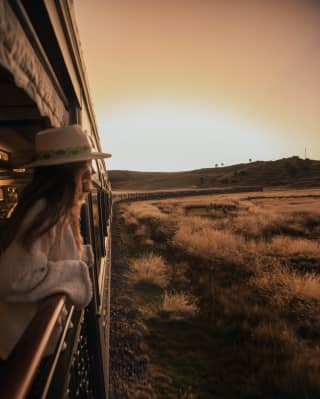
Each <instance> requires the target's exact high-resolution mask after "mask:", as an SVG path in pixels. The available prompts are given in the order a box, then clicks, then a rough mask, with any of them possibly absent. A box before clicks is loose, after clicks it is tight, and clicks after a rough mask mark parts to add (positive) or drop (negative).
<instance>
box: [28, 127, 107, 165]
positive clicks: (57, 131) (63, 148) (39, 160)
mask: <svg viewBox="0 0 320 399" xmlns="http://www.w3.org/2000/svg"><path fill="white" fill-rule="evenodd" d="M35 152H36V157H35V159H34V161H33V162H31V163H29V164H27V165H25V167H26V168H34V167H37V166H51V165H61V164H65V163H72V162H80V161H86V160H89V159H101V158H110V157H111V154H107V153H104V152H93V151H92V146H91V144H90V140H89V138H88V136H87V135H86V134H85V133H84V131H83V130H82V128H81V126H79V125H71V126H63V127H57V128H51V129H47V130H42V131H41V132H39V133H37V134H36V136H35Z"/></svg>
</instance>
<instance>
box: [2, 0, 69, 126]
mask: <svg viewBox="0 0 320 399" xmlns="http://www.w3.org/2000/svg"><path fill="white" fill-rule="evenodd" d="M0 64H1V65H2V66H3V67H4V68H6V69H7V70H8V71H9V72H11V74H12V75H13V78H14V81H15V84H16V85H17V86H18V87H20V88H21V89H23V90H24V91H25V92H26V93H27V94H28V95H29V96H30V97H31V99H32V100H33V101H34V102H35V103H36V105H37V107H38V109H39V112H40V114H41V115H42V116H46V117H48V118H49V119H50V122H51V124H52V125H53V126H56V127H58V126H62V125H65V124H67V123H68V112H67V110H66V109H65V106H64V104H63V102H62V100H61V98H60V97H59V96H58V94H57V92H56V91H55V89H54V87H53V84H52V82H51V80H50V78H49V76H48V75H47V73H46V72H45V70H44V68H43V66H42V64H41V62H40V61H39V59H38V58H37V56H36V53H35V51H34V49H33V48H32V46H31V44H30V42H29V41H28V38H27V37H26V35H25V33H24V31H23V29H22V27H21V25H20V23H19V21H18V20H17V18H16V16H15V14H14V12H13V11H12V9H11V8H10V6H9V4H8V1H7V0H0Z"/></svg>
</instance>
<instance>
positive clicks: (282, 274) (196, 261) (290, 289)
mask: <svg viewBox="0 0 320 399" xmlns="http://www.w3.org/2000/svg"><path fill="white" fill-rule="evenodd" d="M312 193H313V192H311V194H312ZM316 194H317V195H318V192H316ZM256 195H259V196H261V193H259V194H257V193H256ZM272 195H276V196H277V197H279V196H281V198H272ZM312 195H313V194H312ZM250 196H251V197H253V196H254V195H248V194H247V193H245V194H243V195H240V194H231V195H228V196H227V195H217V196H208V197H197V198H185V199H181V198H179V199H172V200H166V201H160V200H159V201H153V202H152V203H148V204H144V205H143V206H142V205H141V206H140V205H139V206H138V207H137V209H134V207H136V206H137V204H136V203H134V204H132V208H130V212H131V215H134V218H135V220H136V223H141V222H143V223H144V224H146V225H148V229H151V230H152V229H153V230H152V232H153V235H152V237H153V241H152V243H153V244H154V245H155V246H157V245H158V249H161V250H165V249H163V248H166V247H165V246H164V244H163V238H162V241H161V242H160V241H159V242H157V234H155V233H157V232H159V231H161V232H163V231H166V227H167V226H168V225H169V224H170V229H171V230H172V225H173V226H174V229H173V234H172V235H171V236H170V240H168V241H166V243H165V245H167V246H169V249H170V254H171V256H173V255H172V254H175V253H176V256H177V265H178V264H182V263H183V264H188V262H190V264H189V271H190V273H191V274H192V276H193V280H192V284H193V285H194V286H193V287H191V286H190V287H188V286H187V283H186V282H185V281H184V282H183V284H185V289H180V288H179V290H178V291H177V290H176V291H170V290H171V285H172V283H174V282H172V281H171V279H172V278H173V277H174V278H175V279H178V280H179V281H177V282H176V283H179V284H180V285H179V287H180V286H181V284H182V279H181V278H180V276H179V273H177V272H175V273H171V272H169V271H168V270H169V269H170V270H171V269H172V268H173V267H174V265H173V264H170V265H167V268H166V267H165V266H163V265H164V261H163V259H162V260H157V261H155V260H154V258H152V259H151V261H150V258H146V259H144V260H143V261H142V262H141V264H142V265H144V266H142V267H141V265H140V266H137V265H138V263H137V264H136V265H135V266H133V269H134V270H136V273H142V274H145V275H147V276H150V275H152V276H153V277H152V278H154V276H155V274H157V273H158V272H159V270H163V274H162V272H160V280H159V277H156V278H155V279H156V280H158V282H157V283H155V284H157V285H159V286H160V287H162V288H164V289H165V291H164V293H163V299H162V302H161V304H160V310H163V311H165V312H170V313H172V314H173V315H174V314H190V315H192V316H194V315H200V316H201V317H205V318H207V320H208V323H210V326H212V325H213V326H214V328H216V329H217V331H221V332H222V334H226V337H227V336H228V334H231V333H233V332H234V331H236V332H237V333H244V334H245V336H246V337H247V342H249V343H247V345H253V348H254V349H246V350H249V353H250V351H251V350H253V351H254V356H255V357H256V358H257V359H258V361H259V362H260V366H259V367H260V369H259V370H258V371H257V374H256V375H255V376H254V377H253V378H256V382H255V384H261V386H263V387H272V389H273V390H275V391H276V392H282V393H283V392H284V393H285V395H284V396H283V397H285V398H289V397H290V398H298V397H310V398H316V397H320V382H319V378H318V377H319V371H320V356H319V355H320V338H319V331H320V318H319V316H318V309H319V306H320V242H319V241H318V239H319V237H320V209H319V207H318V199H317V198H312V197H307V193H306V191H304V192H302V191H299V192H274V193H263V196H265V197H266V198H261V199H257V198H250ZM228 209H229V211H228ZM154 220H157V221H158V222H159V223H158V224H153V225H152V222H153V221H154ZM151 225H152V228H151ZM137 229H138V230H137V231H138V232H139V231H140V233H139V234H140V235H142V236H143V235H147V232H148V234H149V233H150V231H151V230H148V229H147V228H141V227H139V226H137ZM139 229H140V230H139ZM145 239H146V240H150V237H149V236H148V237H145ZM189 255H190V256H192V257H193V258H191V257H189V258H188V256H189ZM164 256H166V254H165V253H164ZM142 259H143V258H142ZM137 262H138V260H137ZM157 262H158V263H159V264H162V266H160V267H159V266H156V265H157V264H158V263H157ZM150 263H151V264H153V263H154V264H155V265H153V266H152V270H157V272H152V273H150V272H149V271H148V266H147V265H149V264H150ZM308 265H311V266H312V268H310V269H308ZM317 265H319V271H318V270H317ZM198 266H199V268H197V267H198ZM200 266H201V267H200ZM168 267H169V269H168ZM187 267H188V266H185V268H187ZM144 269H146V270H147V271H146V272H142V270H144ZM137 270H140V271H139V272H138V271H137ZM310 270H311V271H310ZM242 272H244V273H242ZM164 275H166V278H164ZM136 276H138V274H136ZM136 278H138V277H136ZM141 278H142V276H141V277H139V278H138V280H139V279H140V280H141ZM143 278H145V277H143ZM148 278H150V277H147V279H148ZM184 278H185V276H184ZM162 279H163V280H162ZM138 280H137V281H138ZM169 280H170V281H169ZM159 281H160V283H159ZM169 288H170V290H169ZM189 288H190V289H191V292H196V293H197V295H198V297H197V299H196V301H195V300H193V299H192V297H189V294H186V292H189ZM192 289H195V291H192ZM226 339H227V338H226ZM237 350H239V351H241V350H242V348H238V349H237ZM230 356H231V355H230ZM270 397H272V395H271V396H270Z"/></svg>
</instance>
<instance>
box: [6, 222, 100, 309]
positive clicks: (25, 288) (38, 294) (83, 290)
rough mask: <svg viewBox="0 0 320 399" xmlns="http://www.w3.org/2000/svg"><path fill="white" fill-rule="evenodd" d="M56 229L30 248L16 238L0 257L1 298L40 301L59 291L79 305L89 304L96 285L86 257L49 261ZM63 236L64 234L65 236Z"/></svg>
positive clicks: (16, 300)
mask: <svg viewBox="0 0 320 399" xmlns="http://www.w3.org/2000/svg"><path fill="white" fill-rule="evenodd" d="M55 230H56V228H53V229H51V230H50V231H49V232H47V233H45V234H44V235H42V236H41V237H39V238H38V239H37V240H36V241H35V243H34V244H33V245H32V247H31V249H30V251H27V250H26V249H25V248H24V247H23V245H22V243H21V242H20V241H19V240H15V241H13V242H12V243H11V244H10V246H9V247H8V248H7V249H6V251H5V252H4V253H3V254H2V255H1V257H0V298H1V299H2V300H4V301H7V302H36V301H38V300H40V299H42V298H45V297H47V296H49V295H52V294H56V293H64V294H66V295H67V296H68V297H69V299H70V301H71V302H72V303H73V304H74V305H76V306H77V307H84V306H86V305H88V303H89V302H90V300H91V298H92V286H91V280H90V276H89V271H88V266H87V264H86V263H85V262H83V261H82V260H73V259H61V260H57V261H51V260H48V253H49V250H50V246H51V245H52V242H53V240H55V233H56V232H55ZM62 239H63V237H62Z"/></svg>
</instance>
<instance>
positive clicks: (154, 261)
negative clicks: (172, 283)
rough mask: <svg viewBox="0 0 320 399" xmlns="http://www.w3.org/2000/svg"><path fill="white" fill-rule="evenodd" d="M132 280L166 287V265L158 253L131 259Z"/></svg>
mask: <svg viewBox="0 0 320 399" xmlns="http://www.w3.org/2000/svg"><path fill="white" fill-rule="evenodd" d="M131 270H132V272H133V281H134V282H135V283H148V284H154V285H158V286H159V287H161V288H164V287H166V285H167V283H168V277H167V273H168V270H167V265H166V263H165V262H164V260H163V258H162V257H161V256H159V255H155V254H153V253H149V254H146V255H143V256H141V257H139V258H137V259H134V260H132V261H131Z"/></svg>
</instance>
